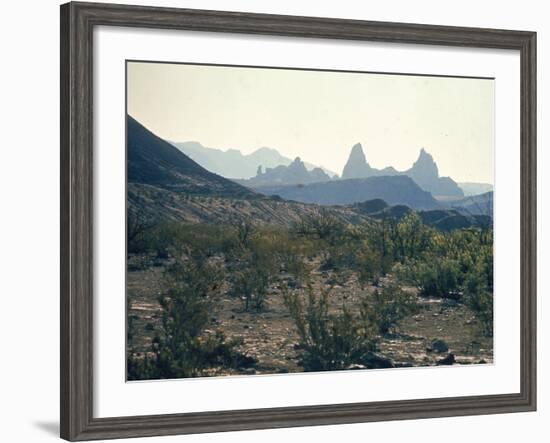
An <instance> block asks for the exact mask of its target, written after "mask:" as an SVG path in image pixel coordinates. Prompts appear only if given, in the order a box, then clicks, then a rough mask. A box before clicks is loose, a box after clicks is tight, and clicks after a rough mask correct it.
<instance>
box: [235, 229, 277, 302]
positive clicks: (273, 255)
mask: <svg viewBox="0 0 550 443" xmlns="http://www.w3.org/2000/svg"><path fill="white" fill-rule="evenodd" d="M278 248H279V246H278V235H277V234H276V233H273V232H271V233H270V232H254V233H247V234H246V237H245V238H244V237H243V241H242V244H241V247H240V249H238V250H237V251H236V252H235V254H234V257H233V263H232V265H231V266H230V271H231V277H230V280H231V283H232V287H231V290H230V294H231V295H233V296H234V297H238V298H240V299H241V300H242V301H243V305H244V309H245V310H246V311H249V310H252V309H253V310H256V311H261V310H262V309H264V307H265V302H266V297H267V291H268V288H269V285H270V284H271V283H272V282H273V281H274V280H275V278H276V277H277V275H278V273H279V271H280V263H279V259H278Z"/></svg>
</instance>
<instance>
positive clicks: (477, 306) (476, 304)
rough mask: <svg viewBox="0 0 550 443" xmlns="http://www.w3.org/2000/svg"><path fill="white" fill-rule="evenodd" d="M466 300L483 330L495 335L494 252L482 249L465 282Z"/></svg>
mask: <svg viewBox="0 0 550 443" xmlns="http://www.w3.org/2000/svg"><path fill="white" fill-rule="evenodd" d="M464 301H465V303H466V305H467V306H468V307H469V308H470V309H471V310H472V311H473V312H474V314H475V315H476V318H477V319H478V321H479V323H480V325H481V328H482V332H483V334H485V335H488V336H492V335H493V252H492V248H491V249H488V248H487V249H484V250H482V251H480V254H479V255H478V256H477V261H476V263H475V265H474V267H473V269H472V270H471V271H470V272H469V273H468V274H467V276H466V278H465V282H464Z"/></svg>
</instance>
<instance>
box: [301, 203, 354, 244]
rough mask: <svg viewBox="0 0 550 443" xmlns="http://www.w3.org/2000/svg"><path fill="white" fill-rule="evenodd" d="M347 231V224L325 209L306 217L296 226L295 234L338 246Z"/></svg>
mask: <svg viewBox="0 0 550 443" xmlns="http://www.w3.org/2000/svg"><path fill="white" fill-rule="evenodd" d="M345 230H346V226H345V224H344V223H343V222H342V221H341V220H339V219H338V218H337V217H335V216H334V215H333V214H332V213H331V212H330V211H329V210H327V209H325V208H322V209H319V210H318V211H316V212H314V213H311V214H308V215H306V216H304V217H303V218H302V219H301V220H300V221H299V222H298V223H296V224H295V225H294V232H295V233H297V234H298V235H301V236H304V237H310V238H315V239H319V240H321V241H323V242H326V243H328V244H329V245H335V244H337V243H338V242H339V241H340V240H341V238H342V236H343V235H344V234H345Z"/></svg>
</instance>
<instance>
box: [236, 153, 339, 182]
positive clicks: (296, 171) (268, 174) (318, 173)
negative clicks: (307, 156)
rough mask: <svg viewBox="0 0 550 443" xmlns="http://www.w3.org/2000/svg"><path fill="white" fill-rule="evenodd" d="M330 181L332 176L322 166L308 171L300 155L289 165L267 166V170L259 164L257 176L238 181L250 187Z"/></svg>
mask: <svg viewBox="0 0 550 443" xmlns="http://www.w3.org/2000/svg"><path fill="white" fill-rule="evenodd" d="M326 181H330V176H329V175H328V174H327V173H326V172H325V171H323V170H322V169H321V168H314V169H312V170H311V171H308V169H307V168H306V166H305V164H304V162H303V161H302V160H301V159H300V157H296V158H295V159H294V161H293V162H292V163H291V164H289V165H288V166H284V165H279V166H277V167H275V168H267V169H266V170H265V171H263V170H262V167H261V166H259V167H258V170H257V173H256V176H255V177H252V178H251V179H249V180H239V181H238V182H239V183H241V184H243V185H245V186H249V187H257V186H285V185H305V184H309V183H316V182H326Z"/></svg>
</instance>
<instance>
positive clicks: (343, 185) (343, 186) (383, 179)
mask: <svg viewBox="0 0 550 443" xmlns="http://www.w3.org/2000/svg"><path fill="white" fill-rule="evenodd" d="M254 190H255V191H257V192H261V193H263V194H265V195H271V196H272V195H278V196H279V197H281V198H284V199H286V200H295V201H299V202H303V203H316V204H321V205H349V204H353V203H358V202H364V201H366V200H373V199H382V200H384V201H385V202H387V203H388V204H390V205H407V206H409V207H411V208H414V209H436V208H440V207H441V205H440V204H439V203H438V202H437V200H436V199H434V198H433V197H432V195H431V194H430V193H429V192H427V191H424V190H422V189H421V188H420V187H419V186H418V185H417V184H416V183H415V182H414V181H413V180H412V179H411V178H410V177H407V176H404V175H396V176H379V177H369V178H361V179H348V180H331V181H329V182H322V183H312V184H309V185H295V186H265V187H256V188H254Z"/></svg>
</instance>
